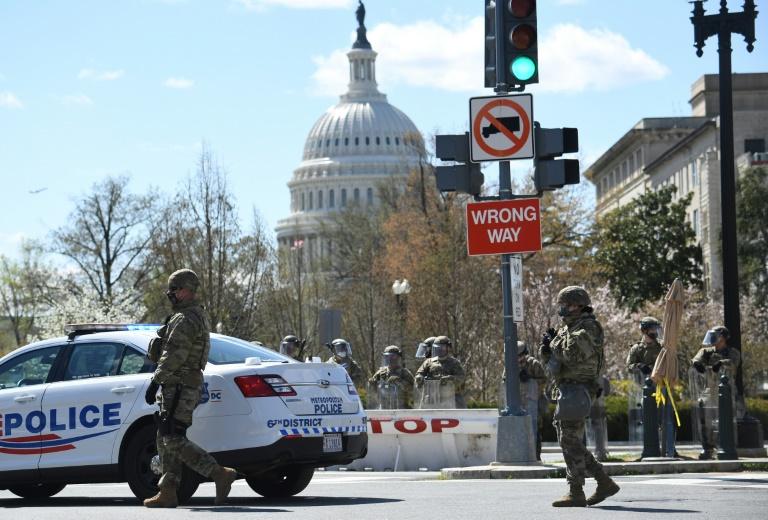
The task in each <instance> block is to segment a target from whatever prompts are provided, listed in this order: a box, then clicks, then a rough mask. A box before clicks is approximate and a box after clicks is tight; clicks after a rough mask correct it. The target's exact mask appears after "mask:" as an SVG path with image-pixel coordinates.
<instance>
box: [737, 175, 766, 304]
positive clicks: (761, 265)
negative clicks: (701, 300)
mask: <svg viewBox="0 0 768 520" xmlns="http://www.w3.org/2000/svg"><path fill="white" fill-rule="evenodd" d="M736 189H737V191H736V226H737V229H738V251H739V280H740V282H741V284H742V289H743V290H744V291H746V292H747V293H748V294H754V296H755V299H756V300H757V303H758V305H760V306H761V307H766V306H768V273H767V271H768V204H766V201H768V168H762V167H761V168H749V169H747V170H746V171H744V172H743V173H742V174H741V175H740V176H739V179H738V182H737V186H736Z"/></svg>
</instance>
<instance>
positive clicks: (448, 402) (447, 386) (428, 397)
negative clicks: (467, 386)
mask: <svg viewBox="0 0 768 520" xmlns="http://www.w3.org/2000/svg"><path fill="white" fill-rule="evenodd" d="M414 395H415V402H414V408H420V409H422V410H427V409H448V408H456V389H455V388H454V385H453V383H451V382H446V383H443V382H442V381H440V380H439V379H425V380H424V381H423V382H422V385H421V386H418V385H417V386H416V389H415V392H414Z"/></svg>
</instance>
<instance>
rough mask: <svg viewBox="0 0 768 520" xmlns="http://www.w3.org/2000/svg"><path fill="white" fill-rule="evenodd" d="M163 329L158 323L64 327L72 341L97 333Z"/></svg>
mask: <svg viewBox="0 0 768 520" xmlns="http://www.w3.org/2000/svg"><path fill="white" fill-rule="evenodd" d="M160 327H162V325H160V324H156V323H68V324H67V325H64V333H65V334H66V335H67V336H69V338H70V339H72V338H74V337H75V336H81V335H83V334H93V333H95V332H114V331H121V330H152V331H155V330H157V329H159V328H160Z"/></svg>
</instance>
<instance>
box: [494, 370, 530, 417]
mask: <svg viewBox="0 0 768 520" xmlns="http://www.w3.org/2000/svg"><path fill="white" fill-rule="evenodd" d="M539 395H540V390H539V384H538V383H537V382H536V380H535V379H529V380H528V381H526V382H524V383H522V382H521V383H520V406H521V407H522V408H523V409H524V410H525V411H526V412H527V413H528V414H529V415H530V416H531V417H533V420H534V424H535V422H536V419H537V417H538V416H539ZM498 403H499V411H501V410H504V409H506V407H507V387H506V382H505V381H502V382H501V383H500V384H499V391H498Z"/></svg>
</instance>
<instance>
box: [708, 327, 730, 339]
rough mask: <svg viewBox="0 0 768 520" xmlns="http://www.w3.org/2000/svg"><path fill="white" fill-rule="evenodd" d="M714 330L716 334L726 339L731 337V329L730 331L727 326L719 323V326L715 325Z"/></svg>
mask: <svg viewBox="0 0 768 520" xmlns="http://www.w3.org/2000/svg"><path fill="white" fill-rule="evenodd" d="M712 332H714V333H715V334H719V335H720V336H722V337H724V338H725V339H731V331H729V330H728V329H727V328H725V327H724V326H722V325H718V326H717V327H714V328H713V329H712Z"/></svg>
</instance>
